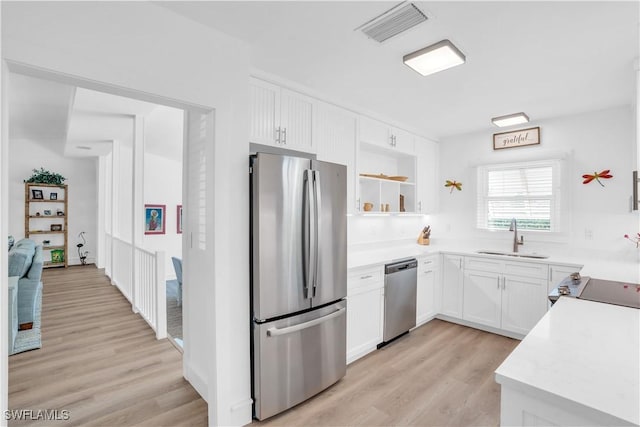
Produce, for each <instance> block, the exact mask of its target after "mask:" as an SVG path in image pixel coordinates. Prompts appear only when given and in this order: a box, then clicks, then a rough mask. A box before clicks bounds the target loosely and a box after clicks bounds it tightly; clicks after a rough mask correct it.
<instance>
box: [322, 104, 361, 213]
mask: <svg viewBox="0 0 640 427" xmlns="http://www.w3.org/2000/svg"><path fill="white" fill-rule="evenodd" d="M313 123H314V126H313V136H312V139H313V141H315V145H316V148H317V154H318V160H322V161H327V162H331V163H339V164H341V165H345V166H346V167H347V213H350V214H353V213H355V212H356V211H357V203H356V182H357V179H356V139H357V136H356V135H357V131H358V116H357V115H355V114H354V113H352V112H350V111H347V110H344V109H342V108H339V107H335V106H333V105H330V104H326V103H324V102H317V103H316V109H315V113H314V119H313Z"/></svg>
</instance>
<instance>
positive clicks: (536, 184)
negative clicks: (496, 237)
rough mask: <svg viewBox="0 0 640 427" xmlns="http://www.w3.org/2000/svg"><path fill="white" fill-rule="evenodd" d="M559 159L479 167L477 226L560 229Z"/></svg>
mask: <svg viewBox="0 0 640 427" xmlns="http://www.w3.org/2000/svg"><path fill="white" fill-rule="evenodd" d="M559 175H560V162H559V161H558V160H549V161H540V162H527V163H517V164H515V163H514V164H508V165H506V164H503V165H490V166H480V167H478V228H482V229H487V230H504V229H508V228H509V225H510V224H511V219H512V218H515V219H516V220H517V221H518V228H519V229H521V230H535V231H559V228H560V227H559V206H560V205H559V200H560V194H559V193H560V191H559V182H560V179H559Z"/></svg>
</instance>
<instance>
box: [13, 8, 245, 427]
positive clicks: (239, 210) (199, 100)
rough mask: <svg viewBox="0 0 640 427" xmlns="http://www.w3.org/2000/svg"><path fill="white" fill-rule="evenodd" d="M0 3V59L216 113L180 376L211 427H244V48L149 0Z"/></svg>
mask: <svg viewBox="0 0 640 427" xmlns="http://www.w3.org/2000/svg"><path fill="white" fill-rule="evenodd" d="M1 6H2V8H3V10H2V54H3V58H4V59H5V60H10V61H11V62H12V64H15V63H22V64H27V65H29V66H34V67H38V68H41V69H44V70H52V71H55V72H57V73H62V74H63V76H62V77H64V75H68V76H78V77H81V78H83V79H86V81H87V86H91V88H93V89H100V88H99V87H98V86H100V85H101V84H102V83H104V84H106V86H108V87H112V88H113V89H114V91H117V92H118V94H121V95H131V93H130V92H128V90H133V91H139V92H143V93H145V94H149V96H147V98H146V100H151V101H153V99H152V98H153V95H156V96H159V97H162V98H164V99H168V100H174V101H175V102H176V104H180V103H187V104H194V105H200V106H205V107H209V108H212V109H215V113H216V114H215V117H216V124H215V146H214V150H213V152H214V153H215V157H214V159H213V161H214V169H215V175H214V176H213V178H212V179H210V180H209V181H208V182H207V184H208V185H210V186H212V187H213V189H214V190H213V192H212V194H213V199H212V200H209V201H208V203H207V208H208V211H207V213H206V215H207V218H208V219H209V220H210V223H211V225H212V226H211V227H209V228H208V233H209V234H210V235H209V236H208V238H209V240H210V241H212V242H215V247H214V249H213V251H214V253H215V256H214V257H213V259H212V260H211V263H210V264H204V265H201V266H199V268H200V270H201V275H200V277H199V280H198V281H197V283H196V282H194V283H192V286H194V287H195V288H197V289H195V290H197V291H198V292H197V293H196V292H194V293H193V294H192V295H197V296H198V299H197V301H191V302H190V301H185V306H189V307H190V310H189V311H188V312H187V313H186V317H185V322H188V324H189V325H191V326H192V328H191V331H190V333H191V335H192V336H194V337H197V338H198V342H197V343H196V342H192V343H190V342H189V341H187V340H185V353H184V361H185V375H186V377H187V379H189V380H190V381H192V383H196V384H198V390H199V391H200V392H201V393H202V394H203V395H204V396H205V397H206V398H207V399H208V402H209V423H210V424H211V425H242V424H247V423H249V422H250V421H251V400H250V394H251V393H250V366H249V322H248V319H249V296H248V292H249V277H248V270H247V265H248V264H247V263H248V260H247V257H248V253H249V249H248V240H249V236H248V230H247V224H248V221H249V220H248V188H249V185H248V174H247V169H246V165H247V155H248V153H249V147H248V130H247V129H248V118H247V114H248V113H247V112H248V89H247V81H248V74H249V73H248V69H249V64H248V48H247V46H246V45H245V44H244V43H243V42H240V41H238V40H236V39H233V38H231V37H228V36H226V35H223V34H221V33H218V32H216V31H213V30H211V29H209V28H206V27H204V26H202V25H200V24H197V23H195V22H193V21H189V20H187V19H185V18H182V17H180V16H178V15H175V14H173V13H171V12H170V11H168V10H166V9H164V8H163V7H161V6H158V5H155V4H151V3H148V2H86V3H85V2H11V3H8V2H2V5H1ZM13 67H14V69H15V68H17V67H16V65H13ZM89 83H90V84H89ZM104 88H106V87H103V89H104ZM176 104H174V105H176ZM229 183H233V191H229ZM3 197H4V195H3ZM218 206H223V207H224V209H216V207H218ZM229 284H233V286H230V285H229ZM5 314H6V313H5ZM3 357H6V356H5V355H3Z"/></svg>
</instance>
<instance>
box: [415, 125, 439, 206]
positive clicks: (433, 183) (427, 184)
mask: <svg viewBox="0 0 640 427" xmlns="http://www.w3.org/2000/svg"><path fill="white" fill-rule="evenodd" d="M415 141H416V156H417V162H416V186H417V188H416V190H417V202H418V203H417V206H416V212H419V213H423V214H432V213H435V212H437V211H438V173H439V172H438V155H439V150H438V148H439V147H438V144H437V143H436V142H433V141H430V140H428V139H426V138H421V137H416V140H415Z"/></svg>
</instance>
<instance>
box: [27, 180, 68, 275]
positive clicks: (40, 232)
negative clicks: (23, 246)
mask: <svg viewBox="0 0 640 427" xmlns="http://www.w3.org/2000/svg"><path fill="white" fill-rule="evenodd" d="M68 201H69V188H68V186H67V185H55V184H36V183H30V182H28V183H25V185H24V235H25V237H27V238H32V236H33V237H34V238H33V239H32V240H34V241H36V243H40V244H42V248H43V250H44V252H45V253H44V258H45V262H44V267H45V268H51V267H65V268H66V267H67V266H68V259H69V251H68V228H67V226H68V223H67V217H68ZM58 212H61V214H58ZM52 225H55V226H61V228H62V229H61V230H52V229H51V228H52ZM47 236H50V237H51V238H50V239H47ZM45 240H49V243H46V244H45V243H44V241H45ZM60 251H62V260H60V261H57V260H54V256H59V255H60Z"/></svg>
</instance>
